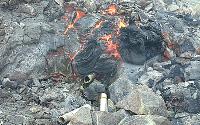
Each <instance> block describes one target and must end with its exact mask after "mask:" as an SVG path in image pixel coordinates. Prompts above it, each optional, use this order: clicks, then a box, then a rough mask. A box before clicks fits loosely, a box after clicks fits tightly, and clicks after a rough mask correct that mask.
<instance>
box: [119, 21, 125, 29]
mask: <svg viewBox="0 0 200 125" xmlns="http://www.w3.org/2000/svg"><path fill="white" fill-rule="evenodd" d="M118 26H119V28H124V27H127V26H126V23H125V22H124V20H120V21H119V24H118Z"/></svg>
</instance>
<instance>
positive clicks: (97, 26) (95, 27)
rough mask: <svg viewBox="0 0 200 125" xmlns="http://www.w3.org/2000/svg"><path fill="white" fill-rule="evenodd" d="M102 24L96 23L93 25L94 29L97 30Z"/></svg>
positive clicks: (101, 22) (100, 22)
mask: <svg viewBox="0 0 200 125" xmlns="http://www.w3.org/2000/svg"><path fill="white" fill-rule="evenodd" d="M103 23H104V21H103V20H100V21H98V22H97V23H96V24H95V26H94V29H99V28H100V27H101V26H102V24H103Z"/></svg>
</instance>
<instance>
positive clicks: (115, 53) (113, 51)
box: [105, 41, 121, 59]
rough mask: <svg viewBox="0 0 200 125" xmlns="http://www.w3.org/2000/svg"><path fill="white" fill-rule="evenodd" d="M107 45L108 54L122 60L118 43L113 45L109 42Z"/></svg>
mask: <svg viewBox="0 0 200 125" xmlns="http://www.w3.org/2000/svg"><path fill="white" fill-rule="evenodd" d="M105 45H106V52H108V53H109V54H110V55H112V56H114V57H115V58H116V59H120V58H121V56H120V53H119V51H118V49H119V45H118V44H117V43H113V42H112V41H107V42H106V44H105Z"/></svg>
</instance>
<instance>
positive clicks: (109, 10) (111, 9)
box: [105, 4, 117, 15]
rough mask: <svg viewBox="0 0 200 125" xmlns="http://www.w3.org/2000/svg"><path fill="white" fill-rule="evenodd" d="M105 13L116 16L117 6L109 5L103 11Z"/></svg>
mask: <svg viewBox="0 0 200 125" xmlns="http://www.w3.org/2000/svg"><path fill="white" fill-rule="evenodd" d="M105 12H106V13H107V14H109V15H116V14H117V5H115V4H111V5H109V6H108V8H107V9H106V10H105Z"/></svg>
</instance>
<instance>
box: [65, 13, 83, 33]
mask: <svg viewBox="0 0 200 125" xmlns="http://www.w3.org/2000/svg"><path fill="white" fill-rule="evenodd" d="M85 15H86V13H85V12H84V11H81V10H77V11H76V17H75V19H74V21H73V22H72V23H70V24H69V25H68V26H67V28H66V29H65V31H64V34H65V35H66V34H67V32H68V30H69V29H72V28H74V24H75V23H76V22H77V21H78V20H79V19H81V18H82V17H84V16H85Z"/></svg>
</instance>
